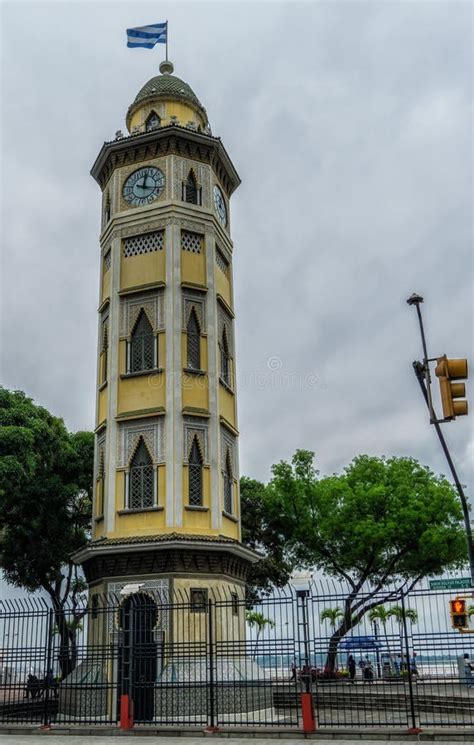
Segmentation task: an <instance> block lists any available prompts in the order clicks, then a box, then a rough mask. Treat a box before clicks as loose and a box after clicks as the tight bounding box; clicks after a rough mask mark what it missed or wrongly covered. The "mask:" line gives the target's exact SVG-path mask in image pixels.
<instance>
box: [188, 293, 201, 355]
mask: <svg viewBox="0 0 474 745" xmlns="http://www.w3.org/2000/svg"><path fill="white" fill-rule="evenodd" d="M187 366H188V367H189V368H190V369H191V370H200V369H201V332H200V329H199V323H198V319H197V316H196V311H195V310H194V308H193V309H192V311H191V313H190V316H189V321H188V326H187Z"/></svg>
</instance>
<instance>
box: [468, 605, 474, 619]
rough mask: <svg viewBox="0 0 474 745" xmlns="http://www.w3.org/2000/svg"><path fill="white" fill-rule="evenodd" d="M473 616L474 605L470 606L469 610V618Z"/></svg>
mask: <svg viewBox="0 0 474 745" xmlns="http://www.w3.org/2000/svg"><path fill="white" fill-rule="evenodd" d="M471 616H474V605H470V606H469V607H468V609H467V617H468V618H470V617H471Z"/></svg>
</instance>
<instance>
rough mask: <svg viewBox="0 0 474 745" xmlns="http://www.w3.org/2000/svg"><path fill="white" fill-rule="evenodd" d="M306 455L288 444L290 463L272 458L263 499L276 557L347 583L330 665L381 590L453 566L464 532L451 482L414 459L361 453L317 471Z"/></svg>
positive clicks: (389, 591)
mask: <svg viewBox="0 0 474 745" xmlns="http://www.w3.org/2000/svg"><path fill="white" fill-rule="evenodd" d="M313 460H314V454H313V453H312V452H310V451H307V450H298V451H297V452H296V453H295V455H294V457H293V459H292V462H291V463H288V462H285V461H282V462H280V463H278V464H276V465H274V466H273V469H272V473H273V477H272V480H271V481H270V483H269V484H268V486H267V488H266V489H265V491H264V508H263V509H264V510H265V513H266V525H267V532H268V533H271V534H272V541H273V542H274V543H275V544H277V545H280V546H282V547H284V549H283V558H284V559H285V560H287V561H288V562H289V563H290V564H293V563H294V564H295V565H297V566H301V567H317V568H319V569H320V570H322V571H324V572H325V573H326V574H328V575H332V576H335V577H339V578H340V579H341V580H345V581H346V583H347V585H348V587H349V590H348V595H347V598H346V601H345V606H344V613H343V618H342V620H341V622H340V624H339V625H338V627H337V628H336V629H335V631H334V634H333V636H332V643H331V644H330V654H329V655H328V663H327V664H328V667H329V669H330V670H331V667H332V666H333V664H334V658H335V652H336V651H337V644H338V643H339V641H340V639H341V638H342V637H343V636H344V635H345V634H346V633H347V632H348V631H349V630H350V629H351V628H353V627H354V626H355V625H356V624H357V623H358V622H359V620H360V619H361V618H362V616H363V615H364V614H365V613H366V612H367V611H369V610H371V608H374V607H375V606H376V605H379V604H380V603H381V602H384V599H383V598H382V600H381V597H380V592H381V591H384V590H385V589H386V599H387V600H390V599H391V598H393V597H394V596H395V595H396V594H397V593H398V594H399V593H401V592H403V593H404V592H407V591H408V590H409V589H410V588H411V587H413V586H414V585H415V584H416V583H417V582H418V581H419V580H420V579H421V578H422V577H424V576H427V575H432V574H439V573H441V572H442V571H444V570H447V569H455V568H458V567H460V566H461V565H462V564H463V563H464V561H465V537H464V530H463V524H462V511H461V507H460V505H459V501H458V498H457V495H456V492H455V490H454V489H453V487H452V486H451V484H450V483H449V482H448V481H447V480H446V479H445V478H444V477H443V476H437V475H435V474H434V473H433V472H432V471H431V470H430V469H429V468H428V467H427V466H422V465H421V464H420V463H418V462H417V461H416V460H414V459H412V458H395V457H393V458H377V457H371V456H368V455H361V456H359V457H357V458H355V459H354V460H353V461H352V463H351V464H350V465H349V466H347V468H345V470H344V472H343V473H342V474H340V475H333V476H329V477H325V478H319V474H318V472H317V471H316V470H315V468H314V465H313ZM394 591H395V595H394Z"/></svg>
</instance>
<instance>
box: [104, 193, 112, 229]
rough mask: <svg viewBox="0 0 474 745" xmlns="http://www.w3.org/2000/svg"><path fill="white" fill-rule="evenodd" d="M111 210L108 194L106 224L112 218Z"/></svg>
mask: <svg viewBox="0 0 474 745" xmlns="http://www.w3.org/2000/svg"><path fill="white" fill-rule="evenodd" d="M110 212H111V208H110V195H109V194H107V198H106V200H105V222H106V224H107V223H108V222H109V220H110Z"/></svg>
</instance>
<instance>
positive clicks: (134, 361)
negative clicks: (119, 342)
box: [130, 310, 156, 372]
mask: <svg viewBox="0 0 474 745" xmlns="http://www.w3.org/2000/svg"><path fill="white" fill-rule="evenodd" d="M155 344H156V341H155V337H154V335H153V329H152V327H151V323H150V321H149V320H148V318H147V316H146V313H145V312H144V311H143V310H142V311H141V312H140V315H139V317H138V321H137V323H136V326H135V328H134V330H133V331H132V336H131V340H130V372H141V371H142V370H152V369H153V367H154V364H155Z"/></svg>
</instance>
